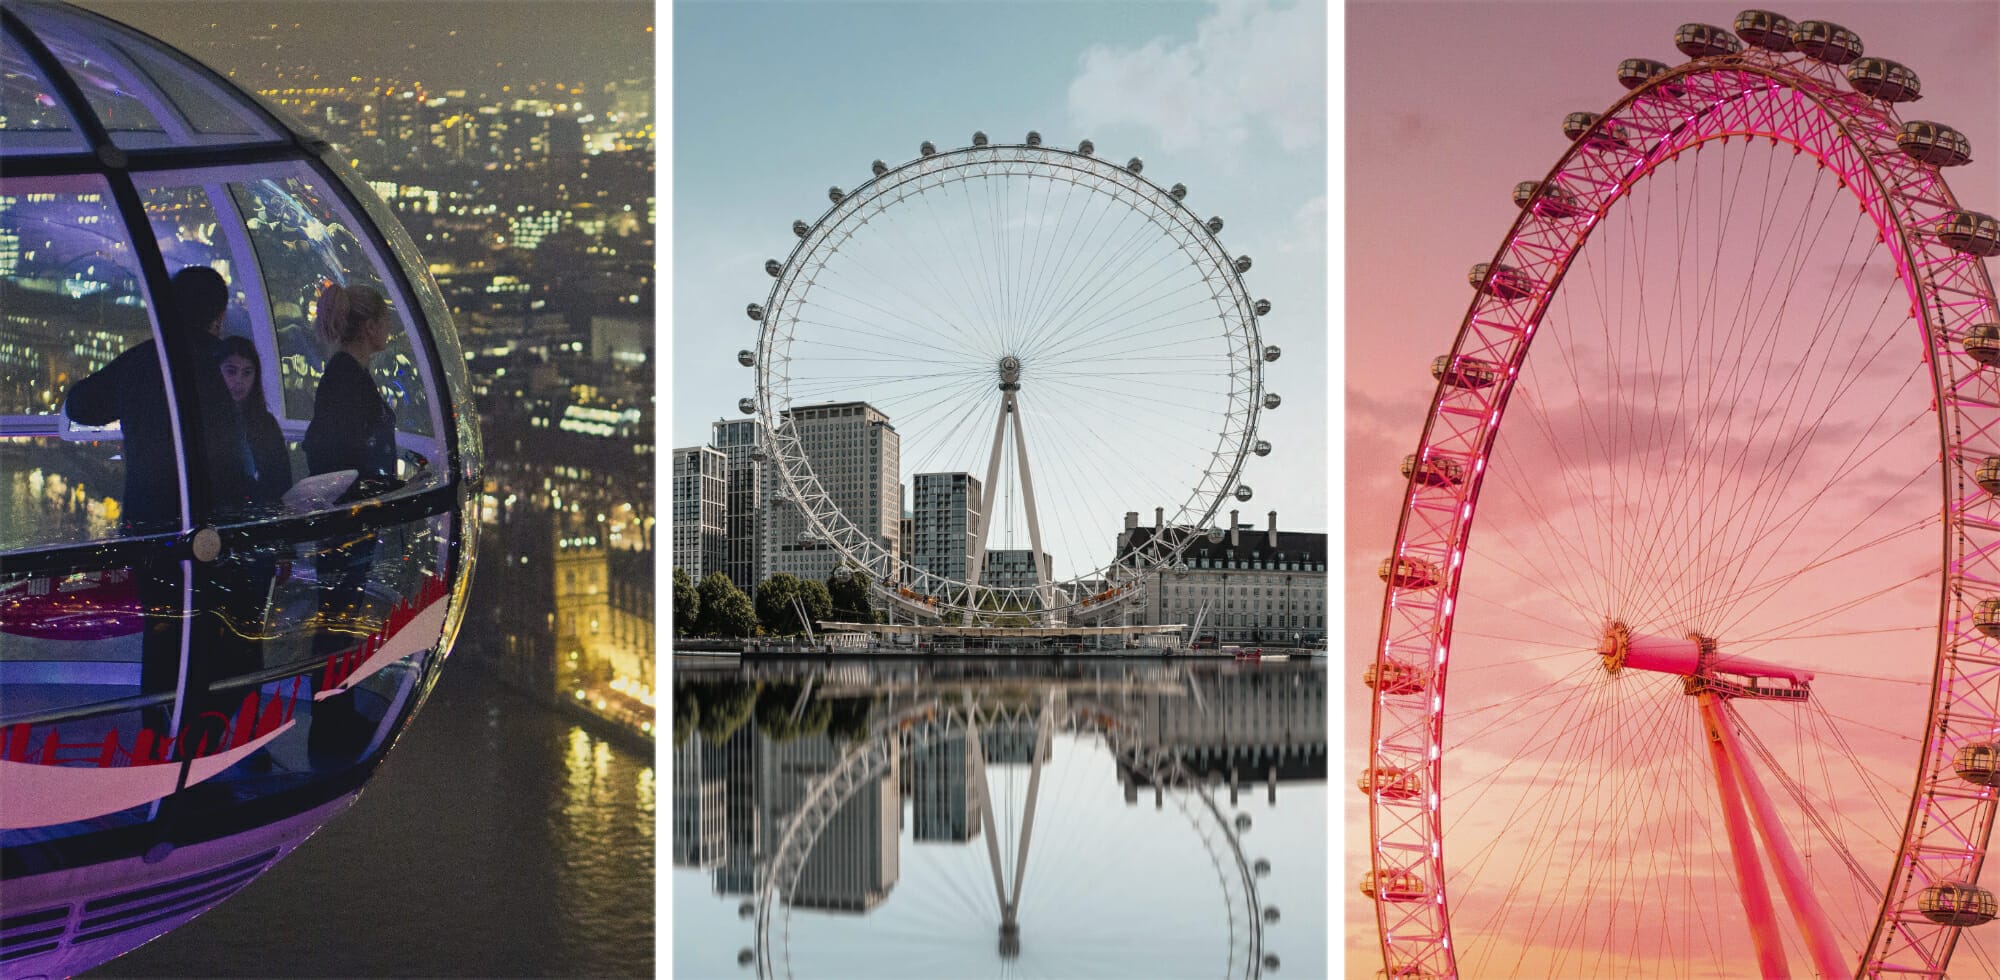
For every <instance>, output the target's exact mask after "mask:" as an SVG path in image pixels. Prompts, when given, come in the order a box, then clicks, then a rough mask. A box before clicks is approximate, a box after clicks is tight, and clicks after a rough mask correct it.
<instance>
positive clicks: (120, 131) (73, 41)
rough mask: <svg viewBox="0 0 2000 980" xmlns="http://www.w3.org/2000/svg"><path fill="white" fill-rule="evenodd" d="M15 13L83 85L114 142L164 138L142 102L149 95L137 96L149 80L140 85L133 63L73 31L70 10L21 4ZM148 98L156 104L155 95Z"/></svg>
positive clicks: (159, 142)
mask: <svg viewBox="0 0 2000 980" xmlns="http://www.w3.org/2000/svg"><path fill="white" fill-rule="evenodd" d="M19 14H20V16H21V19H22V20H24V21H26V22H27V23H28V25H29V26H30V27H33V28H34V29H35V36H36V37H37V38H39V39H40V40H41V42H42V43H43V44H44V45H46V46H47V47H48V49H49V53H50V54H52V55H55V58H56V63H57V64H60V65H61V66H62V68H63V71H65V72H67V73H68V74H69V77H70V79H71V80H73V81H75V82H76V85H77V87H78V88H80V89H82V90H83V97H84V99H85V101H87V102H89V103H90V111H91V112H92V113H94V114H95V115H96V116H97V121H98V122H99V123H101V124H103V126H104V128H105V130H106V131H107V132H109V133H110V134H111V140H112V142H113V143H116V144H117V145H119V146H121V147H125V148H128V149H129V148H133V147H142V146H165V145H167V144H168V142H169V140H168V135H167V130H166V127H165V126H164V125H162V124H161V122H160V119H159V116H158V115H156V114H155V113H154V111H153V107H150V106H148V105H147V101H148V100H147V99H145V98H142V97H141V96H142V93H145V92H146V90H148V89H150V86H145V85H143V83H142V82H141V80H140V76H139V75H138V74H137V72H136V71H134V69H133V68H132V66H131V65H129V64H127V63H126V62H125V61H124V59H123V58H121V57H118V56H116V55H114V54H113V53H112V52H111V50H110V49H109V48H108V47H107V46H105V45H103V44H100V43H98V42H96V41H93V40H91V39H89V38H86V37H85V36H84V35H82V34H80V33H78V32H77V31H76V30H75V26H74V25H75V17H74V15H72V14H67V13H65V12H63V11H61V10H57V9H55V8H51V7H33V6H24V7H22V8H21V9H20V10H19ZM152 101H154V103H155V104H156V105H157V104H158V101H159V100H158V98H157V95H155V98H154V99H153V100H152ZM73 108H74V107H72V109H73Z"/></svg>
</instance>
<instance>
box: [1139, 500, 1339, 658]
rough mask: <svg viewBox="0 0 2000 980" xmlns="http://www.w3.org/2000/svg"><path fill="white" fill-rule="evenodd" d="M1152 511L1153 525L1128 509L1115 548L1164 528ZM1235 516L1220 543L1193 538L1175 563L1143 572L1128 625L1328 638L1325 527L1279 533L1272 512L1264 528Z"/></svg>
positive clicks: (1270, 638) (1259, 638)
mask: <svg viewBox="0 0 2000 980" xmlns="http://www.w3.org/2000/svg"><path fill="white" fill-rule="evenodd" d="M1153 513H1154V519H1153V520H1154V523H1153V524H1152V525H1151V526H1147V525H1143V524H1141V523H1139V514H1138V512H1137V511H1131V512H1128V513H1126V515H1125V527H1124V529H1123V530H1122V531H1120V532H1119V534H1118V553H1119V554H1121V555H1122V554H1126V553H1128V552H1129V551H1130V550H1131V549H1132V548H1134V547H1139V546H1142V545H1144V544H1145V543H1146V541H1147V540H1148V539H1150V538H1151V536H1152V535H1154V534H1157V533H1159V532H1160V531H1161V530H1162V524H1161V520H1162V517H1161V514H1162V512H1161V511H1160V510H1155V511H1154V512H1153ZM1241 516H1242V515H1241V512H1240V511H1234V510H1232V511H1230V512H1229V522H1228V523H1227V524H1225V525H1222V526H1223V527H1225V528H1226V529H1227V531H1226V533H1225V534H1224V535H1223V537H1222V540H1221V541H1214V542H1211V541H1209V540H1208V538H1207V536H1205V535H1203V536H1197V537H1196V538H1195V541H1194V543H1193V544H1191V545H1189V546H1188V548H1187V550H1186V551H1185V552H1184V553H1183V554H1182V555H1181V558H1180V562H1179V564H1178V565H1177V566H1176V567H1175V568H1173V569H1162V570H1155V571H1153V572H1150V573H1148V574H1147V576H1146V594H1145V598H1144V600H1143V601H1141V602H1139V603H1138V604H1137V605H1135V606H1133V608H1132V610H1131V611H1130V613H1129V615H1130V616H1131V617H1132V619H1131V622H1132V623H1133V625H1158V624H1167V623H1184V624H1187V625H1188V626H1191V627H1193V626H1198V627H1199V630H1198V632H1197V633H1196V634H1195V637H1194V638H1195V639H1196V640H1197V641H1199V642H1201V643H1203V644H1207V643H1218V644H1248V645H1264V646H1317V645H1319V644H1322V643H1324V642H1326V639H1327V574H1326V532H1324V531H1281V530H1279V529H1278V512H1277V511H1275V510H1274V511H1271V512H1270V513H1269V515H1268V523H1267V524H1266V526H1264V527H1262V528H1259V527H1257V526H1256V525H1254V524H1243V523H1240V519H1241ZM1183 566H1184V569H1183Z"/></svg>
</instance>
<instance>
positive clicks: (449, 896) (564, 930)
mask: <svg viewBox="0 0 2000 980" xmlns="http://www.w3.org/2000/svg"><path fill="white" fill-rule="evenodd" d="M472 653H473V651H467V650H461V651H460V652H459V653H458V654H457V655H456V657H455V661H456V662H453V663H451V664H448V665H447V666H446V669H445V671H444V674H443V677H442V679H441V680H440V681H439V682H438V685H437V688H436V690H434V691H433V692H432V694H431V697H430V700H429V701H428V702H426V703H425V705H424V707H423V709H422V710H421V711H420V712H419V713H418V714H417V718H416V721H415V722H414V723H413V724H412V725H411V727H410V730H409V731H408V732H407V733H406V734H405V735H404V736H403V738H402V740H401V741H400V742H398V743H397V744H396V746H395V749H394V751H392V752H391V753H390V754H389V758H388V761H387V762H386V763H385V764H384V765H383V767H382V769H381V770H380V771H379V772H378V773H376V775H375V777H374V778H373V779H372V780H371V781H370V782H369V784H368V787H367V788H366V789H365V790H364V791H363V792H362V794H361V797H360V799H359V800H358V801H357V802H356V803H355V804H354V806H353V807H352V808H350V809H349V810H348V811H347V812H346V813H344V814H341V815H340V816H338V817H336V818H334V820H333V821H332V822H331V823H330V824H328V825H327V827H326V828H324V829H323V830H321V831H320V832H319V833H318V834H317V835H315V836H314V837H313V838H312V839H311V840H309V841H307V842H306V844H305V845H304V846H303V847H301V848H300V849H299V850H298V851H297V852H296V853H294V854H292V855H291V856H290V857H288V858H286V859H285V860H284V861H281V862H280V863H278V865H277V866H275V867H274V868H272V869H271V871H270V872H269V873H268V874H266V875H264V876H263V877H262V878H259V879H258V880H256V881H255V882H253V883H252V884H250V885H249V886H248V887H246V888H245V889H243V891H242V892H240V893H238V894H237V895H235V896H234V897H232V898H231V899H229V900H228V901H226V902H224V903H223V904H222V905H220V906H218V907H217V908H215V909H213V910H211V911H210V912H208V913H207V914H205V915H203V916H201V917H200V918H198V919H196V920H194V921H193V922H191V923H189V924H188V925H186V926H184V927H182V928H180V929H178V930H176V931H174V932H171V933H168V934H167V935H165V936H163V937H161V938H159V939H157V940H155V941H154V942H152V943H149V944H147V945H146V946H143V947H141V948H140V949H138V950H136V951H134V952H133V953H131V954H129V955H127V956H124V957H122V958H120V959H117V960H113V961H111V962H110V963H107V964H105V965H104V966H102V967H100V968H98V969H97V970H95V971H92V972H91V973H90V974H88V975H89V976H93V977H271V976H287V977H358V976H452V977H528V976H564V977H582V976H589V977H650V976H652V975H653V936H654V922H653V846H654V842H653V820H654V806H655V800H656V795H657V794H656V792H655V788H654V772H653V765H652V759H651V758H650V757H648V756H646V755H644V754H642V753H641V752H639V751H637V750H635V749H634V748H632V747H631V746H630V745H629V744H627V743H623V742H614V741H610V740H607V739H605V738H602V737H600V736H599V735H597V734H596V733H595V732H594V730H592V729H587V728H585V727H583V726H582V725H580V724H579V723H578V722H576V721H575V720H574V719H572V718H570V717H568V716H566V715H563V714H560V713H558V712H556V711H554V710H552V709H550V708H547V707H544V706H542V705H540V704H537V703H534V702H532V701H530V700H528V699H526V698H525V697H523V696H521V695H519V694H516V693H514V692H513V691H511V690H509V689H507V688H505V687H503V686H501V685H500V684H499V683H498V682H496V681H494V680H493V679H492V678H491V677H489V676H488V675H487V674H485V673H484V672H482V671H481V670H480V669H479V668H478V667H477V666H475V665H474V664H471V663H469V662H466V661H467V660H468V659H469V655H470V654H472Z"/></svg>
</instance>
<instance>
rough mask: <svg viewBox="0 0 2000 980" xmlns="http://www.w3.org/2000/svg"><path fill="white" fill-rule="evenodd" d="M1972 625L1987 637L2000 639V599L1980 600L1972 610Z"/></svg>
mask: <svg viewBox="0 0 2000 980" xmlns="http://www.w3.org/2000/svg"><path fill="white" fill-rule="evenodd" d="M1972 625H1973V626H1974V627H1976V628H1977V629H1978V630H1979V632H1981V633H1984V634H1986V635H1987V636H1996V637H2000V597H1996V598H1992V599H1981V600H1979V605H1977V606H1974V607H1973V609H1972Z"/></svg>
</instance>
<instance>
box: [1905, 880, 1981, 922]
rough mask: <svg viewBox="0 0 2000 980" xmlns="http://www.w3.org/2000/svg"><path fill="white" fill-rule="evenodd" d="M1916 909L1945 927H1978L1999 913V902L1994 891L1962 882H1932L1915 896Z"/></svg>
mask: <svg viewBox="0 0 2000 980" xmlns="http://www.w3.org/2000/svg"><path fill="white" fill-rule="evenodd" d="M1917 911H1919V912H1922V913H1923V916H1924V918H1926V919H1929V920H1931V921H1932V922H1935V923H1938V924H1939V925H1946V926H1978V925H1985V924H1986V923H1988V922H1991V921H1993V918H1994V916H1996V915H2000V903H1996V902H1995V901H1994V899H1993V893H1992V892H1989V891H1987V890H1986V889H1984V888H1981V887H1979V886H1978V885H1975V884H1972V883H1970V882H1964V881H1947V882H1944V883H1942V884H1936V885H1932V886H1930V887H1929V888H1926V889H1924V890H1923V891H1922V892H1920V893H1918V895H1917Z"/></svg>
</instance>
